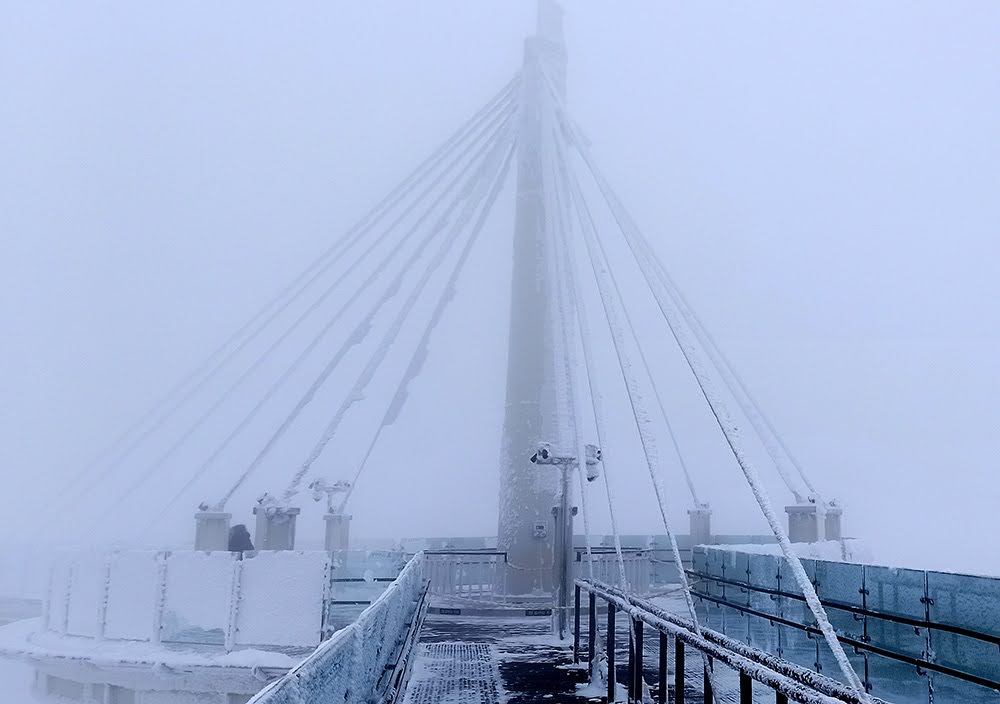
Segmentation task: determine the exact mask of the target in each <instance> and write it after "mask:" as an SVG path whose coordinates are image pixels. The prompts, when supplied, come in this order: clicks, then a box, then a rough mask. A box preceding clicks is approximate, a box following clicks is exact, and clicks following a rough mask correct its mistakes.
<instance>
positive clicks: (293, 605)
mask: <svg viewBox="0 0 1000 704" xmlns="http://www.w3.org/2000/svg"><path fill="white" fill-rule="evenodd" d="M328 559H329V554H328V553H326V552H321V551H309V552H298V551H280V552H260V553H257V554H256V555H254V556H252V557H251V556H250V555H249V554H247V555H245V556H244V559H243V563H242V565H241V570H242V572H241V575H240V582H239V611H238V613H237V619H236V628H237V630H236V642H237V644H240V645H283V646H315V645H318V644H319V641H320V629H321V626H322V619H323V592H324V585H323V580H324V576H325V573H326V569H327V560H328Z"/></svg>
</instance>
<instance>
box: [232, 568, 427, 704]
mask: <svg viewBox="0 0 1000 704" xmlns="http://www.w3.org/2000/svg"><path fill="white" fill-rule="evenodd" d="M423 573H424V555H423V553H418V554H417V555H415V556H414V557H413V559H411V560H410V562H409V563H407V565H406V567H405V568H403V571H402V572H400V573H399V577H397V578H396V580H395V581H394V582H393V583H392V584H391V585H389V588H388V589H386V590H385V591H384V592H383V593H382V595H381V596H380V597H379V598H378V599H376V600H375V601H374V602H373V603H372V605H371V606H369V607H368V608H367V609H365V610H364V612H362V614H361V615H360V616H359V617H358V619H357V620H356V621H355V622H354V623H352V624H350V625H349V626H347V627H345V628H343V629H341V630H339V631H337V632H336V633H335V634H334V635H333V637H332V638H330V639H329V640H327V641H326V642H324V643H322V644H321V645H320V646H319V647H318V648H317V649H316V650H315V651H314V652H313V653H312V655H310V656H309V657H308V658H306V659H305V660H303V661H302V662H301V663H299V664H298V665H297V666H295V667H294V668H292V670H291V671H290V672H289V673H288V674H287V675H285V676H284V677H282V678H281V679H280V680H277V681H275V682H273V683H271V684H270V685H269V686H267V687H265V688H264V689H263V690H261V691H260V692H259V693H258V694H257V695H256V696H255V697H254V698H253V699H251V700H250V703H251V704H304V703H305V702H345V704H356V703H360V702H368V701H371V700H372V699H373V698H374V697H375V695H376V693H377V692H378V690H379V687H380V685H381V684H382V683H383V681H387V679H388V678H386V677H384V675H385V671H386V666H387V665H388V664H389V661H390V658H391V657H392V656H393V654H394V652H395V651H396V646H397V645H398V644H399V643H401V642H402V641H403V639H404V638H405V637H406V634H407V631H408V630H409V626H410V623H411V622H412V620H413V618H414V617H415V615H416V611H417V608H418V605H419V600H420V595H421V592H422V591H423V589H424V576H423Z"/></svg>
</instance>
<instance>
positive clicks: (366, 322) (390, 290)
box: [217, 118, 510, 510]
mask: <svg viewBox="0 0 1000 704" xmlns="http://www.w3.org/2000/svg"><path fill="white" fill-rule="evenodd" d="M509 125H510V118H508V119H507V121H505V122H504V123H503V125H501V127H500V128H498V132H497V134H496V135H494V137H493V140H492V142H491V143H489V144H486V145H484V147H482V148H481V149H480V150H479V153H477V155H476V156H475V157H474V158H473V160H472V161H470V162H469V163H468V164H467V165H466V166H465V167H464V168H463V169H462V171H461V172H459V174H458V175H457V176H456V177H455V178H454V179H453V180H452V182H451V183H450V184H449V185H448V186H447V187H446V189H445V190H444V191H443V192H442V193H441V194H440V195H439V196H438V197H437V199H436V200H435V201H434V203H432V204H431V206H430V207H429V208H428V209H427V210H426V211H425V212H424V213H423V214H422V215H421V217H420V218H419V219H418V220H417V222H416V223H415V224H414V225H413V230H414V231H416V230H417V229H419V228H420V227H421V226H422V225H423V223H424V221H425V220H426V219H427V218H428V217H430V215H431V214H432V213H433V212H434V209H435V208H437V207H438V205H439V204H440V203H441V201H443V200H444V198H445V196H447V195H448V194H449V193H450V192H451V190H452V189H453V188H454V187H455V186H456V185H457V184H458V183H459V182H460V181H461V180H462V178H463V177H465V176H466V174H467V172H468V171H469V169H470V168H472V166H473V165H474V164H476V162H477V160H479V159H481V158H483V157H484V155H485V154H486V153H488V152H489V149H490V148H491V147H492V146H494V145H495V144H496V142H497V140H499V139H500V137H499V135H500V134H501V133H503V132H504V131H506V130H507V129H508V128H509ZM481 168H482V166H480V170H481ZM477 173H478V171H477V172H474V173H473V174H472V175H471V176H470V177H469V180H468V182H467V184H466V186H465V187H464V188H463V189H462V190H461V191H460V192H459V193H458V194H457V195H456V196H455V197H454V199H453V200H452V202H451V203H450V205H449V206H448V207H447V209H446V210H445V212H444V214H443V215H442V216H441V217H440V218H439V219H438V221H437V224H436V225H435V226H434V227H432V228H431V230H430V232H429V233H428V234H427V236H426V237H425V238H424V239H423V240H422V241H421V242H420V244H419V245H418V246H417V249H416V250H415V251H414V252H413V253H412V254H411V255H410V257H409V258H408V260H407V261H406V263H405V264H404V265H403V267H402V270H401V271H400V272H399V274H398V275H397V276H396V278H394V279H393V280H392V282H390V283H389V285H388V286H387V287H386V289H385V290H384V292H383V294H382V296H381V297H380V298H379V299H378V301H376V303H375V305H374V306H373V307H372V309H371V310H370V311H369V312H368V314H367V315H366V316H365V318H364V319H362V320H361V322H360V323H358V325H357V326H356V327H355V328H354V330H353V331H352V333H351V334H350V335H348V336H347V337H346V338H345V340H344V343H343V344H342V345H341V347H340V349H338V350H337V352H336V354H335V355H334V356H333V357H332V358H331V359H330V361H329V362H328V363H327V365H326V366H325V367H324V368H323V370H322V371H321V372H320V374H319V376H318V377H317V378H316V379H315V381H313V383H312V385H310V387H309V388H308V389H307V390H306V392H305V394H304V395H303V396H302V397H301V398H300V399H299V401H298V402H297V403H296V405H295V407H294V408H293V409H292V410H291V412H290V413H289V414H288V415H287V416H286V417H285V419H284V421H282V423H281V425H280V426H279V427H278V429H277V430H276V431H275V432H274V433H273V434H272V435H271V437H270V438H269V439H268V440H267V442H266V443H265V445H264V446H263V448H261V450H260V452H258V454H257V456H256V457H254V459H253V461H252V462H251V463H250V464H249V465H248V466H247V468H246V469H245V470H244V471H243V473H242V474H241V475H240V477H239V478H238V479H237V481H236V482H235V483H234V484H233V486H232V487H231V488H230V489H229V491H228V492H227V493H226V494H225V495H224V496H223V497H222V499H221V500H220V501H219V503H218V504H217V506H218V507H219V509H220V510H221V508H222V507H224V506H225V504H226V502H228V501H229V499H230V498H231V497H232V495H233V494H234V493H235V492H236V491H237V490H238V489H239V487H240V486H242V485H243V483H244V482H245V481H246V480H247V478H248V477H249V476H250V475H251V474H253V472H255V471H256V470H257V468H258V467H259V466H260V464H261V463H262V462H263V461H264V459H265V458H266V456H267V455H268V454H269V453H270V452H271V450H272V449H273V448H274V446H275V444H277V442H278V441H279V440H280V439H281V437H282V436H283V435H284V434H285V432H287V430H288V429H289V428H290V427H291V426H292V424H293V423H294V422H295V420H296V419H297V418H298V416H299V415H300V414H301V413H302V411H303V410H304V409H305V407H306V406H308V405H309V403H311V402H312V400H313V398H314V397H315V395H316V392H317V391H318V390H319V388H320V387H321V386H322V385H323V384H324V383H325V382H326V380H327V379H328V378H329V377H330V374H332V373H333V370H334V369H336V367H337V365H338V364H339V363H340V361H341V360H342V359H343V358H344V356H346V354H347V353H348V351H350V349H352V348H353V347H354V346H355V345H357V344H359V343H360V342H362V341H363V340H364V339H365V337H367V335H368V331H369V330H370V328H371V325H372V321H373V320H374V318H375V316H376V315H377V314H378V312H379V310H381V308H382V306H383V305H385V304H386V303H387V302H388V301H389V300H390V299H392V298H393V297H394V296H395V295H396V294H397V293H398V292H399V288H400V285H401V284H402V281H403V279H404V278H405V276H406V273H407V272H408V270H409V269H410V267H411V266H412V265H413V263H414V262H415V261H416V260H417V259H418V258H419V257H420V256H421V254H422V253H423V251H424V250H425V249H426V247H427V246H428V245H429V244H430V242H431V240H433V239H434V238H435V237H436V236H437V235H438V233H439V232H440V231H441V229H443V227H444V224H445V223H446V222H447V219H448V217H449V216H450V214H451V213H452V212H453V211H454V210H455V209H456V208H457V207H458V206H459V205H460V204H461V202H462V201H463V200H464V198H465V194H466V192H467V190H468V184H469V183H475V180H476V174H477Z"/></svg>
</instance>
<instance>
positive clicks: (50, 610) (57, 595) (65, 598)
mask: <svg viewBox="0 0 1000 704" xmlns="http://www.w3.org/2000/svg"><path fill="white" fill-rule="evenodd" d="M72 568H73V562H72V559H71V558H70V557H69V556H68V555H61V556H59V558H57V559H56V561H55V564H53V566H52V572H51V576H50V578H49V589H48V596H47V598H46V608H45V619H46V624H47V627H48V630H50V631H55V632H57V633H65V632H66V616H67V615H68V613H69V590H70V586H71V584H70V579H71V577H72Z"/></svg>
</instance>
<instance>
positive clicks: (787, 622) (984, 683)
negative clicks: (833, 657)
mask: <svg viewBox="0 0 1000 704" xmlns="http://www.w3.org/2000/svg"><path fill="white" fill-rule="evenodd" d="M691 594H692V596H694V597H695V598H697V599H703V600H705V601H710V602H712V603H713V604H719V605H720V606H728V607H729V608H731V609H735V610H737V611H739V612H741V613H744V614H747V615H749V616H757V617H758V618H762V619H765V620H767V621H770V622H772V623H777V624H780V625H782V626H788V627H789V628H795V629H798V630H800V631H803V632H805V633H807V634H809V635H810V636H813V635H822V633H823V632H822V631H821V630H820V629H819V628H817V627H816V626H807V625H805V624H802V623H799V622H798V621H792V620H791V619H787V618H784V617H783V616H777V615H775V614H769V613H767V612H766V611H760V610H759V609H754V608H751V607H749V606H746V605H743V604H737V603H735V602H731V601H728V600H726V599H722V598H719V597H716V596H712V595H711V594H705V593H703V592H699V591H692V592H691ZM926 625H927V624H926V623H925V622H921V626H922V627H926ZM837 640H839V641H840V642H841V643H843V644H844V645H849V646H851V647H852V648H854V650H855V651H861V650H865V651H867V652H869V653H872V654H873V655H880V656H882V657H884V658H888V659H890V660H896V661H898V662H904V663H906V664H907V665H913V666H914V667H916V668H917V669H918V670H930V671H933V672H937V673H940V674H942V675H947V676H948V677H954V678H955V679H959V680H962V681H964V682H970V683H972V684H976V685H979V686H980V687H988V688H990V689H994V690H997V691H1000V681H996V680H991V679H988V678H986V677H980V676H979V675H973V674H971V673H969V672H963V671H962V670H956V669H955V668H953V667H948V666H947V665H940V664H938V663H936V662H932V661H930V660H926V659H924V658H918V657H914V656H912V655H907V654H906V653H900V652H897V651H895V650H889V649H888V648H883V647H881V646H878V645H872V644H871V643H870V642H867V641H865V640H863V639H861V638H852V637H851V636H846V635H843V634H841V633H838V634H837Z"/></svg>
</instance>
